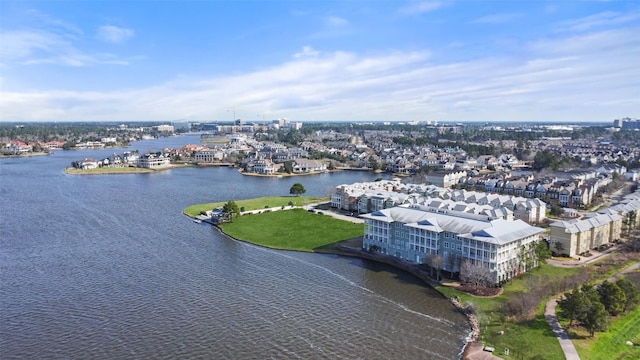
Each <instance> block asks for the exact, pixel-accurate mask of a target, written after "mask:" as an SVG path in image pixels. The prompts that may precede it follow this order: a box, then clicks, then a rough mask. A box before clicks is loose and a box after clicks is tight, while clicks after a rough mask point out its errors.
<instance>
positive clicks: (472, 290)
mask: <svg viewBox="0 0 640 360" xmlns="http://www.w3.org/2000/svg"><path fill="white" fill-rule="evenodd" d="M456 290H460V291H464V292H466V293H467V294H471V295H473V296H478V297H494V296H498V295H500V294H502V291H503V289H502V288H493V287H473V286H469V285H460V286H458V287H457V288H456Z"/></svg>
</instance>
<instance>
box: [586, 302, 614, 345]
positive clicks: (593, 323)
mask: <svg viewBox="0 0 640 360" xmlns="http://www.w3.org/2000/svg"><path fill="white" fill-rule="evenodd" d="M607 315H608V313H607V310H606V309H605V308H604V305H602V303H601V302H599V301H591V302H590V304H589V310H588V311H587V314H586V316H585V317H584V319H582V325H583V326H584V327H585V329H587V331H589V335H590V336H591V337H593V335H594V334H595V332H596V331H605V330H607Z"/></svg>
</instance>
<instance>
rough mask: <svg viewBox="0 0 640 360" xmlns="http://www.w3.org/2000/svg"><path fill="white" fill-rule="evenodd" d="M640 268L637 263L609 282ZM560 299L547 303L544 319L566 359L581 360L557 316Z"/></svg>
mask: <svg viewBox="0 0 640 360" xmlns="http://www.w3.org/2000/svg"><path fill="white" fill-rule="evenodd" d="M607 254H609V252H607ZM607 254H603V255H601V256H599V257H597V258H600V257H602V256H604V255H607ZM597 258H591V259H589V261H584V262H582V264H580V265H584V264H587V263H589V262H592V261H594V260H596V259H597ZM639 267H640V262H637V263H635V264H633V265H631V266H628V267H627V268H626V269H624V270H622V271H621V272H619V273H617V274H616V275H614V276H612V277H611V278H609V281H615V280H616V279H618V278H619V277H621V276H622V275H623V274H625V273H628V272H631V271H634V270H635V269H637V268H639ZM560 297H562V295H560V296H558V297H554V298H552V299H551V300H549V301H548V302H547V304H546V305H545V307H544V317H545V318H546V319H547V322H548V323H549V326H551V329H552V330H553V333H554V334H556V337H557V338H558V342H560V347H561V348H562V351H563V352H564V357H565V358H566V359H567V360H580V356H579V355H578V350H576V347H575V346H574V345H573V342H572V341H571V339H570V338H569V335H568V334H567V332H566V331H565V329H564V328H563V327H562V326H561V325H560V322H559V321H558V317H557V316H556V306H557V305H558V299H559V298H560Z"/></svg>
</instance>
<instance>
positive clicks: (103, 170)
mask: <svg viewBox="0 0 640 360" xmlns="http://www.w3.org/2000/svg"><path fill="white" fill-rule="evenodd" d="M64 172H66V173H67V174H74V175H107V174H145V173H152V172H155V170H153V169H147V168H139V167H121V168H112V167H100V168H95V169H77V168H72V167H68V168H65V169H64Z"/></svg>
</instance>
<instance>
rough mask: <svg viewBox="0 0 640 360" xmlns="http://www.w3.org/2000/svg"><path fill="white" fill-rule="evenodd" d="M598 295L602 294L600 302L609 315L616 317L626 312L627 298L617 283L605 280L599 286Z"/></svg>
mask: <svg viewBox="0 0 640 360" xmlns="http://www.w3.org/2000/svg"><path fill="white" fill-rule="evenodd" d="M598 294H600V302H601V303H602V305H604V308H605V310H607V312H609V314H611V315H613V316H616V315H618V314H619V313H621V312H623V311H624V308H625V304H626V302H627V298H626V297H625V294H624V292H623V291H622V289H620V287H619V286H618V285H617V284H616V283H611V282H609V281H607V280H605V281H604V282H603V283H602V284H600V286H598Z"/></svg>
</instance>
